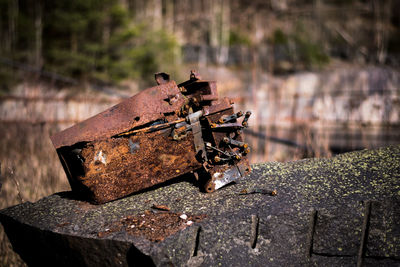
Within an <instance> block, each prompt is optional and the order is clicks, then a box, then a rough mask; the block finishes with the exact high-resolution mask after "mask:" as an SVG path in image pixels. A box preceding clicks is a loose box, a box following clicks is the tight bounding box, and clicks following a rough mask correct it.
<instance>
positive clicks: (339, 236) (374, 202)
mask: <svg viewBox="0 0 400 267" xmlns="http://www.w3.org/2000/svg"><path fill="white" fill-rule="evenodd" d="M255 188H262V189H269V190H272V189H276V190H277V192H278V195H277V196H274V197H273V196H270V195H267V194H247V195H241V194H240V192H242V191H243V190H245V189H246V190H247V191H251V190H252V189H255ZM153 204H158V205H166V206H168V207H170V208H171V211H173V212H176V213H187V214H206V215H207V217H206V218H205V219H204V220H203V221H201V222H198V223H194V224H193V225H192V226H190V227H188V228H186V229H185V230H182V231H180V232H178V233H176V234H174V235H172V236H170V237H168V238H166V239H165V240H164V241H162V242H160V243H152V242H150V241H147V240H145V239H144V238H141V237H133V236H131V235H129V234H127V232H125V231H116V232H112V233H110V234H109V235H106V236H104V237H103V238H99V237H98V233H99V232H103V231H105V229H106V228H107V227H108V225H110V223H111V222H115V221H119V220H121V219H122V218H124V217H126V216H128V215H138V214H143V213H144V212H145V210H150V209H151V207H152V206H153ZM399 207H400V146H392V147H387V148H381V149H378V150H363V151H358V152H352V153H347V154H342V155H340V156H337V157H335V158H332V159H305V160H301V161H297V162H290V163H276V162H270V163H264V164H258V165H254V166H253V172H252V174H251V175H249V176H247V177H246V178H245V179H242V180H241V181H239V182H238V183H237V184H234V185H231V186H228V187H226V188H223V189H222V190H219V191H217V192H215V193H212V194H205V193H201V192H199V190H198V188H197V187H196V186H194V185H193V184H191V183H190V182H188V181H187V180H185V179H182V180H180V181H177V182H176V183H173V184H169V185H166V186H164V187H159V188H156V189H154V190H150V191H146V192H142V193H140V194H135V195H132V196H130V197H127V198H124V199H120V200H117V201H114V202H111V203H107V204H104V205H98V206H95V205H91V204H88V203H86V202H83V201H79V200H75V199H73V198H72V196H71V195H70V193H69V192H63V193H59V194H55V195H52V196H49V197H47V198H44V199H41V200H39V201H38V202H36V203H24V204H21V205H18V206H14V207H10V208H8V209H5V210H2V211H0V221H1V223H2V224H3V226H4V228H5V231H6V233H7V235H8V237H9V239H10V241H11V243H12V244H13V246H14V249H15V250H16V251H17V252H18V253H20V255H21V257H22V258H23V259H24V260H25V261H26V262H27V263H28V264H30V265H44V264H45V263H52V264H53V265H56V264H57V265H58V266H62V265H65V266H67V265H68V266H71V265H76V266H85V265H89V266H92V265H96V266H97V265H98V266H106V265H107V266H121V265H122V266H124V265H132V266H133V265H141V264H143V265H144V264H146V265H149V264H154V265H170V264H172V265H174V266H185V265H189V266H266V265H268V266H286V265H292V266H293V265H322V264H324V265H327V266H336V265H341V266H342V265H353V266H354V265H355V264H359V265H364V266H374V265H388V266H399V265H400V208H399Z"/></svg>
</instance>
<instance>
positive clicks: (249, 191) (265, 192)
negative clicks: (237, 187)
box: [239, 188, 278, 196]
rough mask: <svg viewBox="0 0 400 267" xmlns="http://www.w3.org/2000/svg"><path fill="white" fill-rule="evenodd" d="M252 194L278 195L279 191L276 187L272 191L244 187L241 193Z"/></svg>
mask: <svg viewBox="0 0 400 267" xmlns="http://www.w3.org/2000/svg"><path fill="white" fill-rule="evenodd" d="M251 194H262V195H270V196H276V195H277V194H278V192H277V191H276V189H275V190H272V191H271V190H268V189H263V188H254V189H252V190H248V189H243V190H242V191H240V193H239V195H251Z"/></svg>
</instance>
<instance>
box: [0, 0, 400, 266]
mask: <svg viewBox="0 0 400 267" xmlns="http://www.w3.org/2000/svg"><path fill="white" fill-rule="evenodd" d="M0 40H1V42H0V164H1V168H0V179H1V183H2V184H3V186H2V189H1V192H0V199H1V201H0V209H1V208H5V207H7V206H10V205H14V204H18V203H20V202H22V201H36V200H38V199H39V198H42V197H44V196H46V195H49V194H51V193H54V192H57V191H61V190H68V189H69V185H68V183H67V179H66V177H65V174H64V172H63V170H62V167H61V164H60V163H59V160H58V157H57V155H56V153H55V150H54V148H53V146H52V144H51V142H50V139H49V136H50V135H51V134H53V133H55V132H57V131H60V130H62V129H65V128H66V127H69V126H71V125H73V124H75V123H77V122H79V121H82V120H84V119H86V118H88V117H90V116H92V115H94V114H97V113H98V112H100V111H103V110H104V109H106V108H108V107H110V106H112V105H115V104H116V103H118V102H120V101H121V100H123V99H124V98H127V97H129V96H132V95H134V94H135V93H137V92H139V91H140V90H141V89H144V88H147V87H149V86H153V85H155V82H154V76H153V74H154V73H155V72H159V71H164V72H167V73H170V74H171V76H172V78H173V79H174V80H176V81H177V82H181V81H184V80H186V79H188V78H189V71H190V70H191V69H196V70H197V71H198V72H199V73H200V75H201V77H202V78H203V79H207V80H216V81H218V88H219V93H220V96H227V97H231V98H233V99H234V101H235V105H236V107H235V108H236V109H241V110H243V111H246V110H251V111H252V112H253V115H252V117H251V119H250V125H251V127H250V129H249V131H248V132H247V141H248V142H249V143H250V144H251V147H252V154H251V162H252V163H256V162H263V161H271V160H273V161H291V160H296V159H300V158H304V157H330V156H332V155H335V154H337V153H342V152H346V151H351V150H356V149H363V148H375V147H380V146H385V145H390V144H398V143H400V75H399V74H400V72H399V70H400V1H399V0H336V1H334V0H265V1H257V0H253V1H244V0H215V1H213V0H197V1H194V0H173V1H172V0H171V1H167V0H86V1H76V0H57V1H47V0H0ZM4 238H5V237H4V233H3V232H2V229H0V241H1V242H0V246H1V247H0V259H1V260H0V261H1V262H0V264H1V265H20V264H22V263H21V262H20V261H18V258H17V256H16V255H14V254H12V253H11V252H10V248H9V245H7V243H6V242H4Z"/></svg>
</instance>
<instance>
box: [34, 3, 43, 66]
mask: <svg viewBox="0 0 400 267" xmlns="http://www.w3.org/2000/svg"><path fill="white" fill-rule="evenodd" d="M42 15H43V3H42V1H41V0H36V1H35V67H36V68H37V69H41V68H42V66H43V57H42V46H43V45H42V41H43V39H42V37H43V23H42Z"/></svg>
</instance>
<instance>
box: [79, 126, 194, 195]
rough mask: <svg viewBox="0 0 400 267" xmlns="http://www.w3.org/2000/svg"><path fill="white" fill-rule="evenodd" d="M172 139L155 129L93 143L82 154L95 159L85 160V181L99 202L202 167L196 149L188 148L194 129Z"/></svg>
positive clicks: (190, 145)
mask: <svg viewBox="0 0 400 267" xmlns="http://www.w3.org/2000/svg"><path fill="white" fill-rule="evenodd" d="M170 139H171V137H169V136H167V135H160V134H159V133H156V132H154V133H147V134H144V133H139V134H137V135H135V136H130V137H128V138H125V137H120V138H112V139H107V140H102V141H95V142H91V143H89V144H88V145H87V147H86V148H84V149H83V150H82V156H83V157H84V158H86V159H93V160H92V161H86V162H85V163H84V167H85V169H86V176H85V177H84V178H83V177H82V178H81V179H82V183H83V184H84V185H85V186H87V187H89V188H90V189H91V191H92V192H93V193H94V200H95V201H96V202H97V203H104V202H107V201H110V200H113V199H116V198H120V197H123V196H125V195H127V194H129V193H131V192H135V191H138V190H140V189H142V188H148V187H151V186H153V185H156V184H159V183H162V182H164V181H166V180H169V179H171V178H174V177H177V176H180V175H181V174H183V173H184V172H187V171H191V170H195V169H197V168H199V167H201V164H200V163H199V162H198V161H197V160H196V158H195V152H194V149H188V148H190V147H192V146H193V135H192V134H191V133H188V134H187V136H186V137H184V138H182V139H181V140H180V141H179V142H177V141H173V140H170ZM99 151H101V154H102V155H101V157H100V156H99V153H100V152H99ZM138 154H140V157H138V156H137V155H138ZM96 156H97V158H96ZM133 167H134V168H133Z"/></svg>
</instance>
